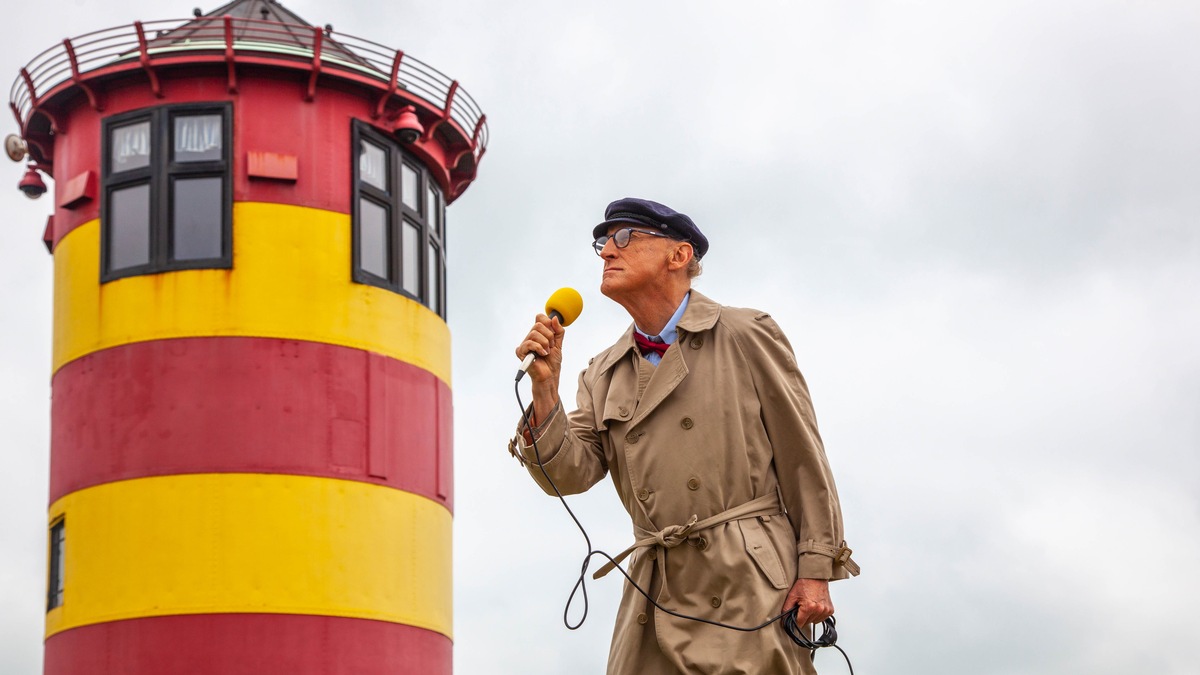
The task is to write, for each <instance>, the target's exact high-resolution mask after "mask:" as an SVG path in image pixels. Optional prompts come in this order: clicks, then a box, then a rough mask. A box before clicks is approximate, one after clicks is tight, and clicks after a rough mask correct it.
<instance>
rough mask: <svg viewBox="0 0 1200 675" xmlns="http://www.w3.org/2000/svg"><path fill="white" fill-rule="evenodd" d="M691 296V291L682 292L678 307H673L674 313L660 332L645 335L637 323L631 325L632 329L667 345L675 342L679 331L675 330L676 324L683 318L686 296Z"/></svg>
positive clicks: (686, 301) (686, 303) (686, 302)
mask: <svg viewBox="0 0 1200 675" xmlns="http://www.w3.org/2000/svg"><path fill="white" fill-rule="evenodd" d="M691 296H692V292H691V291H688V292H687V293H684V294H683V301H682V302H680V303H679V307H676V308H675V313H674V314H672V315H671V320H670V321H668V322H667V325H666V326H664V327H663V329H662V332H661V333H659V334H658V335H647V334H646V332H645V331H643V330H642V329H641V328H638V327H637V324H634V325H633V329H634V330H636V331H637V332H638V333H640V334H641V335H642V336H643V337H647V338H649V339H651V340H655V341H657V340H662V341H663V342H665V343H667V344H669V345H673V344H675V338H677V337H678V336H679V331H677V330H676V325H677V324H678V323H679V320H680V319H682V318H683V312H684V310H686V309H687V306H688V298H690V297H691Z"/></svg>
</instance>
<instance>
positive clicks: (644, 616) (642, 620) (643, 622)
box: [638, 612, 650, 626]
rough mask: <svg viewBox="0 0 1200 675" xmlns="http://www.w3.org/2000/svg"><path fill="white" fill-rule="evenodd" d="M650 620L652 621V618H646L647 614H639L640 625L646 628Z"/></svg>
mask: <svg viewBox="0 0 1200 675" xmlns="http://www.w3.org/2000/svg"><path fill="white" fill-rule="evenodd" d="M649 620H650V617H648V616H646V613H645V612H642V613H641V614H638V623H640V624H642V625H643V626H645V625H646V622H647V621H649Z"/></svg>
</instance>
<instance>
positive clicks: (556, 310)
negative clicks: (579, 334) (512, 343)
mask: <svg viewBox="0 0 1200 675" xmlns="http://www.w3.org/2000/svg"><path fill="white" fill-rule="evenodd" d="M582 311H583V297H582V296H581V295H579V291H577V290H575V289H574V288H560V289H558V290H557V291H554V293H552V294H551V295H550V299H549V300H547V301H546V316H548V317H550V318H551V319H553V318H555V317H558V322H559V323H560V324H562V325H563V326H564V327H565V326H570V325H571V324H572V323H574V322H575V319H578V318H579V314H580V312H582ZM536 356H537V355H536V354H534V353H533V352H529V353H528V354H526V355H525V358H524V359H523V360H522V361H521V369H520V370H518V371H517V381H518V382H520V381H521V378H522V377H524V376H525V371H527V370H529V366H530V365H532V364H533V359H534V358H535V357H536Z"/></svg>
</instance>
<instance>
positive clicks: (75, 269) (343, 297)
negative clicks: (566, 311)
mask: <svg viewBox="0 0 1200 675" xmlns="http://www.w3.org/2000/svg"><path fill="white" fill-rule="evenodd" d="M350 253H351V230H350V216H348V215H346V214H341V213H333V212H330V211H322V210H319V209H310V208H304V207H299V206H287V205H281V204H264V203H257V202H239V203H236V204H234V206H233V254H234V260H233V269H232V270H186V271H179V272H167V273H162V274H148V275H142V276H137V277H129V278H125V279H119V280H117V281H110V282H108V283H106V284H100V221H98V220H93V221H90V222H88V223H86V224H84V225H82V226H80V227H79V228H77V229H75V230H73V231H72V232H71V233H70V234H68V235H67V236H66V237H64V238H63V239H62V241H61V242H60V243H59V245H58V247H57V248H56V249H55V251H54V370H55V371H57V370H58V369H59V368H61V367H62V366H63V365H64V364H66V363H67V362H69V361H71V360H73V359H77V358H79V357H81V356H84V355H87V354H90V353H91V352H94V351H98V350H101V349H107V348H109V347H115V346H118V345H123V344H128V343H131V342H143V341H146V340H159V339H163V338H176V337H196V336H212V335H237V336H255V337H274V338H285V339H294V340H306V341H311V342H324V343H327V344H334V345H343V346H346V347H354V348H357V349H364V350H368V351H372V352H376V353H379V354H384V355H386V356H390V357H392V358H396V359H399V360H401V361H404V362H406V363H411V364H413V365H415V366H417V367H419V368H422V369H425V370H428V371H430V372H432V373H433V374H434V375H436V376H437V377H439V378H441V379H442V380H443V381H444V382H446V383H447V384H449V383H450V330H449V328H448V327H447V326H446V322H445V321H443V320H442V319H441V317H439V316H438V315H437V314H435V313H433V312H431V311H430V310H429V309H428V308H427V307H425V306H423V305H421V304H420V303H418V302H415V301H413V300H410V299H408V298H406V297H404V296H402V295H399V294H397V293H393V292H391V291H386V290H383V289H381V288H376V287H374V286H367V285H365V284H356V283H353V282H352V281H351V278H350V267H351V256H350Z"/></svg>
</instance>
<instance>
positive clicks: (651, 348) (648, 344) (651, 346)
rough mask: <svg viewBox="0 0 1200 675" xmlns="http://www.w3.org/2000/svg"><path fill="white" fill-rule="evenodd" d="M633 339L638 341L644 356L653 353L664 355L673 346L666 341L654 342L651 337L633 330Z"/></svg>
mask: <svg viewBox="0 0 1200 675" xmlns="http://www.w3.org/2000/svg"><path fill="white" fill-rule="evenodd" d="M633 341H634V342H636V343H637V346H638V349H640V350H642V356H650V354H651V353H654V354H658V355H659V356H662V355H663V354H665V353H666V351H667V348H668V347H670V346H671V345H669V344H667V343H666V342H653V341H651V340H650V339H649V338H646V337H642V334H641V333H639V332H637V331H634V332H633Z"/></svg>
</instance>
